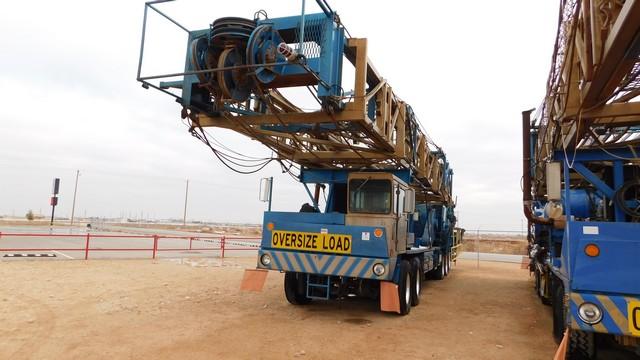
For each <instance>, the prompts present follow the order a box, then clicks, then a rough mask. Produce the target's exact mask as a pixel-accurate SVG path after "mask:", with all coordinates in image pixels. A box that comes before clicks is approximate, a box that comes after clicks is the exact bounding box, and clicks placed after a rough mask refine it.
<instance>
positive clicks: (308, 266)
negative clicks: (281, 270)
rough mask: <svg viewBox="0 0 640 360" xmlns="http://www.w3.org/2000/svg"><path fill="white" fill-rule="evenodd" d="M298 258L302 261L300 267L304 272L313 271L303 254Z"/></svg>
mask: <svg viewBox="0 0 640 360" xmlns="http://www.w3.org/2000/svg"><path fill="white" fill-rule="evenodd" d="M298 257H299V258H300V260H301V261H302V264H301V265H302V267H303V268H304V269H305V272H312V271H313V270H312V269H311V265H309V262H308V261H307V257H306V256H305V254H298Z"/></svg>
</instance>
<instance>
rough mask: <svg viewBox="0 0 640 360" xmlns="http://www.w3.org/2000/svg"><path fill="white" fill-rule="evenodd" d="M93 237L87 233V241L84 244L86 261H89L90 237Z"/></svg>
mask: <svg viewBox="0 0 640 360" xmlns="http://www.w3.org/2000/svg"><path fill="white" fill-rule="evenodd" d="M90 236H91V234H90V233H89V232H87V241H86V242H85V244H84V259H85V260H88V259H89V237H90Z"/></svg>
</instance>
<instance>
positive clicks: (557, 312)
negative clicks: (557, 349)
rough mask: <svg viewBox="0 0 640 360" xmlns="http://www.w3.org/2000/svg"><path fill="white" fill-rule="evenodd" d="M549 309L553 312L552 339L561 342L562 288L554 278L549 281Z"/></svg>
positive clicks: (563, 317) (562, 327)
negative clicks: (550, 297)
mask: <svg viewBox="0 0 640 360" xmlns="http://www.w3.org/2000/svg"><path fill="white" fill-rule="evenodd" d="M551 296H552V299H551V308H552V312H553V338H554V339H555V340H556V342H557V343H560V341H562V337H563V336H564V329H565V327H566V325H565V316H566V315H565V310H566V309H565V306H564V286H563V285H562V281H560V279H558V278H556V277H555V276H554V277H553V278H552V279H551Z"/></svg>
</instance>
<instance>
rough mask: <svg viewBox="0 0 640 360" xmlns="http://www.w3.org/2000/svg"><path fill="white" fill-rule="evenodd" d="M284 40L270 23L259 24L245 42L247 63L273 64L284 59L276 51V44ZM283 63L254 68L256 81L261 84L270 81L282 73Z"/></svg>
mask: <svg viewBox="0 0 640 360" xmlns="http://www.w3.org/2000/svg"><path fill="white" fill-rule="evenodd" d="M282 42H284V41H283V40H282V37H281V36H280V34H279V33H278V31H277V30H275V29H274V28H273V26H271V25H260V26H258V27H257V28H256V29H255V31H254V32H253V33H252V34H251V37H250V38H249V42H248V44H247V64H249V65H258V64H273V63H280V62H284V61H286V59H285V57H284V56H283V55H282V54H280V53H279V52H278V46H279V45H280V43H282ZM283 68H284V65H266V66H259V67H257V68H255V70H254V73H255V76H256V78H257V79H258V81H260V82H261V83H263V84H268V83H270V82H272V81H273V80H274V79H275V78H276V77H277V76H278V75H279V74H281V73H282V70H283Z"/></svg>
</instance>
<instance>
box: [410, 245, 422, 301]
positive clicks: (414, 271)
mask: <svg viewBox="0 0 640 360" xmlns="http://www.w3.org/2000/svg"><path fill="white" fill-rule="evenodd" d="M421 271H422V267H421V263H420V259H418V258H417V257H414V258H413V259H411V306H418V305H419V304H420V292H421V291H422V275H421Z"/></svg>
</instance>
